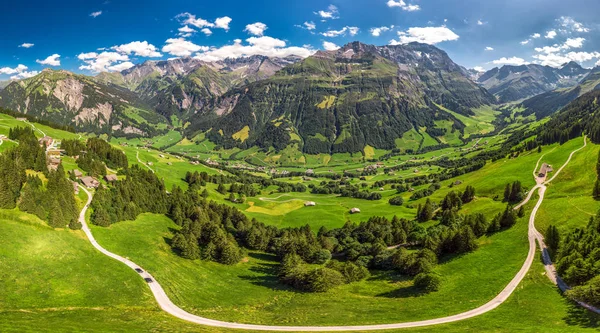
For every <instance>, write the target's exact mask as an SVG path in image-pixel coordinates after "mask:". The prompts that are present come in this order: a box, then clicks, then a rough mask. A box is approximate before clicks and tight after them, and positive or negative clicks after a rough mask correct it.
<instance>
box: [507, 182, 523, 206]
mask: <svg viewBox="0 0 600 333" xmlns="http://www.w3.org/2000/svg"><path fill="white" fill-rule="evenodd" d="M524 198H525V193H524V190H523V186H522V185H521V182H520V181H518V180H517V181H515V182H514V183H512V184H506V186H505V187H504V202H509V203H517V202H521V201H523V199H524Z"/></svg>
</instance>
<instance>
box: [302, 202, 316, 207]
mask: <svg viewBox="0 0 600 333" xmlns="http://www.w3.org/2000/svg"><path fill="white" fill-rule="evenodd" d="M316 205H317V203H316V202H314V201H307V202H305V203H304V207H314V206H316Z"/></svg>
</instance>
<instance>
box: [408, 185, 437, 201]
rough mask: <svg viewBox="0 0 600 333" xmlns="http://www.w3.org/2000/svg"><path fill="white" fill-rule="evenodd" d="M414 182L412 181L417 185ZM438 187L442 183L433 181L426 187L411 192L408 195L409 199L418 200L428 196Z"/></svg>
mask: <svg viewBox="0 0 600 333" xmlns="http://www.w3.org/2000/svg"><path fill="white" fill-rule="evenodd" d="M414 184H415V183H413V186H417V185H414ZM440 188H442V184H440V183H433V184H431V185H429V187H428V188H424V189H421V190H418V191H415V192H413V194H412V195H411V196H410V200H419V199H421V198H425V197H428V196H430V195H432V194H433V193H435V191H437V190H439V189H440Z"/></svg>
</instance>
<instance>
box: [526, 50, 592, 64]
mask: <svg viewBox="0 0 600 333" xmlns="http://www.w3.org/2000/svg"><path fill="white" fill-rule="evenodd" d="M533 58H535V59H538V60H540V64H542V65H544V66H552V67H561V66H562V65H564V64H565V63H568V62H570V61H576V62H579V63H582V62H586V61H590V60H594V59H599V58H600V52H569V53H567V54H558V53H550V54H536V55H534V56H533Z"/></svg>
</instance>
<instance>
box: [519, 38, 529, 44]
mask: <svg viewBox="0 0 600 333" xmlns="http://www.w3.org/2000/svg"><path fill="white" fill-rule="evenodd" d="M527 44H529V39H528V40H524V41H522V42H521V45H527Z"/></svg>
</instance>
